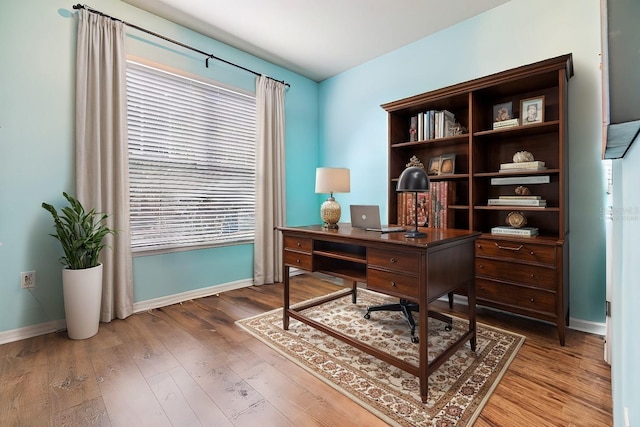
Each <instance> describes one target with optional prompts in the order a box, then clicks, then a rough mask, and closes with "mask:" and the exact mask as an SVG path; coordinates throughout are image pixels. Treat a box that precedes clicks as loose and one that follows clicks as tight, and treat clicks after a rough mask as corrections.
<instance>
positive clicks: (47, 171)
mask: <svg viewBox="0 0 640 427" xmlns="http://www.w3.org/2000/svg"><path fill="white" fill-rule="evenodd" d="M72 5H73V2H70V1H62V0H30V1H29V2H2V5H1V6H0V52H2V67H0V100H1V101H2V102H1V104H0V181H1V182H2V184H1V186H0V242H2V246H0V295H1V297H0V335H1V333H2V332H7V331H13V330H17V329H20V328H22V329H24V328H28V327H30V326H34V325H41V324H46V323H48V322H53V321H57V320H59V319H62V318H64V308H63V303H62V278H61V265H60V264H59V263H58V258H59V257H60V256H61V255H62V253H61V252H62V251H61V249H60V247H59V244H58V242H57V241H56V240H55V239H53V238H52V237H50V236H48V234H49V233H51V232H52V231H53V224H52V221H51V218H50V216H49V214H48V213H47V212H46V211H45V210H44V209H42V208H41V207H40V204H41V203H42V202H43V201H47V202H49V203H53V204H54V205H56V206H61V205H62V204H63V201H64V199H63V197H62V192H63V191H67V192H70V193H72V194H73V193H75V188H74V175H73V174H74V172H73V169H74V166H73V165H74V96H75V95H74V94H75V88H74V82H75V46H76V29H77V18H76V17H75V11H74V10H73V9H72V8H71V6H72ZM91 5H92V6H93V7H95V8H97V9H99V10H101V11H103V12H105V13H107V14H110V15H113V16H115V17H117V18H120V19H123V20H125V21H128V22H131V23H134V24H137V25H140V26H141V27H144V28H147V29H149V30H152V31H154V32H157V33H159V34H162V35H164V36H167V37H169V38H172V39H174V40H179V41H181V42H183V43H185V44H188V45H192V46H194V47H197V48H199V49H201V50H203V51H206V52H212V53H214V54H215V55H216V56H219V57H221V58H224V59H227V60H230V61H232V62H235V63H238V64H240V65H243V66H245V67H247V68H249V69H253V70H256V71H259V72H262V73H265V74H267V75H269V76H272V77H274V78H277V79H280V80H285V81H287V82H288V83H290V84H291V87H290V88H289V89H287V93H286V116H287V123H286V152H287V157H286V162H287V197H288V202H289V203H288V204H287V219H288V223H289V224H304V223H309V222H317V216H318V214H317V211H318V209H317V206H315V205H314V204H309V203H306V202H308V200H309V195H310V194H313V188H314V180H315V167H316V165H317V163H318V160H317V156H318V148H317V146H318V84H317V83H316V82H314V81H311V80H309V79H307V78H304V77H301V76H299V75H297V74H295V73H293V72H290V71H288V70H285V69H283V68H280V67H277V66H275V65H273V64H270V63H268V62H265V61H263V60H260V59H258V58H256V57H253V56H251V55H248V54H246V53H244V52H241V51H238V50H236V49H234V48H231V47H229V46H227V45H224V44H222V43H219V42H217V41H215V40H212V39H210V38H207V37H204V36H202V35H200V34H198V33H195V32H193V31H191V30H188V29H186V28H184V27H180V26H178V25H175V24H173V23H171V22H169V21H166V20H164V19H161V18H159V17H156V16H154V15H151V14H148V13H146V12H143V11H142V10H139V9H137V8H134V7H132V6H130V5H128V4H126V3H123V2H120V1H117V0H101V1H98V2H95V3H92V4H91ZM127 34H128V37H127V52H128V53H129V54H130V55H134V56H136V57H139V58H142V59H145V60H147V61H153V62H156V63H160V64H162V65H164V66H166V67H169V68H175V69H180V70H183V71H186V72H188V73H191V74H194V75H199V76H203V77H205V78H209V79H213V80H216V81H219V82H221V83H224V84H227V85H231V86H235V87H239V88H242V89H245V90H250V91H252V92H253V91H254V90H255V76H254V75H253V74H250V73H247V72H245V71H242V70H239V69H237V68H234V67H230V66H228V65H225V64H223V63H220V62H216V61H211V62H210V66H209V68H208V69H207V68H205V67H204V57H202V56H200V55H199V54H197V53H195V52H191V51H189V50H186V49H182V48H180V47H177V46H175V45H172V44H170V43H167V42H164V41H162V40H160V39H157V38H154V37H152V36H149V35H147V34H145V33H142V32H139V31H136V30H129V31H128V32H127ZM314 198H315V196H314ZM252 269H253V246H252V245H239V246H228V247H222V248H215V249H203V250H196V251H189V252H180V253H173V254H162V255H155V256H145V257H136V258H135V259H134V288H135V290H134V299H135V301H136V302H140V301H145V300H149V299H153V298H158V297H162V296H167V295H173V294H178V293H181V292H187V291H191V290H196V289H199V288H204V287H209V286H214V285H218V284H225V283H229V282H234V281H238V280H247V279H249V280H250V279H251V278H252V277H253V272H252ZM29 270H36V280H37V287H36V288H35V289H33V290H32V291H31V292H29V291H27V290H23V289H21V288H20V272H21V271H29ZM5 335H6V334H5Z"/></svg>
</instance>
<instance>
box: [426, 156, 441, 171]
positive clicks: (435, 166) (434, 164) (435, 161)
mask: <svg viewBox="0 0 640 427" xmlns="http://www.w3.org/2000/svg"><path fill="white" fill-rule="evenodd" d="M427 175H440V156H438V157H432V158H431V159H429V167H428V168H427Z"/></svg>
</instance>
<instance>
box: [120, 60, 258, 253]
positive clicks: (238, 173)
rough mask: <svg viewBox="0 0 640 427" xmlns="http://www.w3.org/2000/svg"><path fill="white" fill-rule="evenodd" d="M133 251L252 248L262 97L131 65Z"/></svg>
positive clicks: (128, 87)
mask: <svg viewBox="0 0 640 427" xmlns="http://www.w3.org/2000/svg"><path fill="white" fill-rule="evenodd" d="M127 104H128V130H129V169H130V170H129V179H130V191H131V198H130V203H131V246H132V250H133V251H134V252H136V251H152V250H175V249H178V248H191V247H197V246H214V245H220V244H230V243H237V242H247V241H251V240H253V238H254V227H255V225H254V223H255V206H254V205H255V128H256V125H255V121H256V107H255V96H251V95H247V94H244V93H239V92H234V91H232V90H229V89H225V88H222V87H217V86H214V85H212V84H210V83H205V82H203V81H198V80H194V79H192V78H186V77H183V76H180V75H176V74H173V73H168V72H165V71H162V70H158V69H155V68H152V67H148V66H145V65H141V64H138V63H135V62H131V61H129V62H128V63H127Z"/></svg>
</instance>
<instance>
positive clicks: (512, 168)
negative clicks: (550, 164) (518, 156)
mask: <svg viewBox="0 0 640 427" xmlns="http://www.w3.org/2000/svg"><path fill="white" fill-rule="evenodd" d="M546 168H547V167H546V166H545V164H544V162H539V161H532V162H520V163H502V164H501V165H500V172H501V173H504V172H507V173H508V172H522V171H536V170H538V171H539V170H545V169H546Z"/></svg>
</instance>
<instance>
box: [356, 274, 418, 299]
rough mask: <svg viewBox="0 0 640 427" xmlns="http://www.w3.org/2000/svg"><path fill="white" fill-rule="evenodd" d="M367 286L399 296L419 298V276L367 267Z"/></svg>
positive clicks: (373, 289)
mask: <svg viewBox="0 0 640 427" xmlns="http://www.w3.org/2000/svg"><path fill="white" fill-rule="evenodd" d="M367 288H368V289H371V290H372V291H378V292H382V293H384V294H386V295H393V296H397V297H399V298H406V299H412V300H414V301H415V300H416V299H417V298H418V278H417V277H414V276H407V275H406V274H398V273H393V272H388V271H383V270H377V269H375V268H368V269H367Z"/></svg>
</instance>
